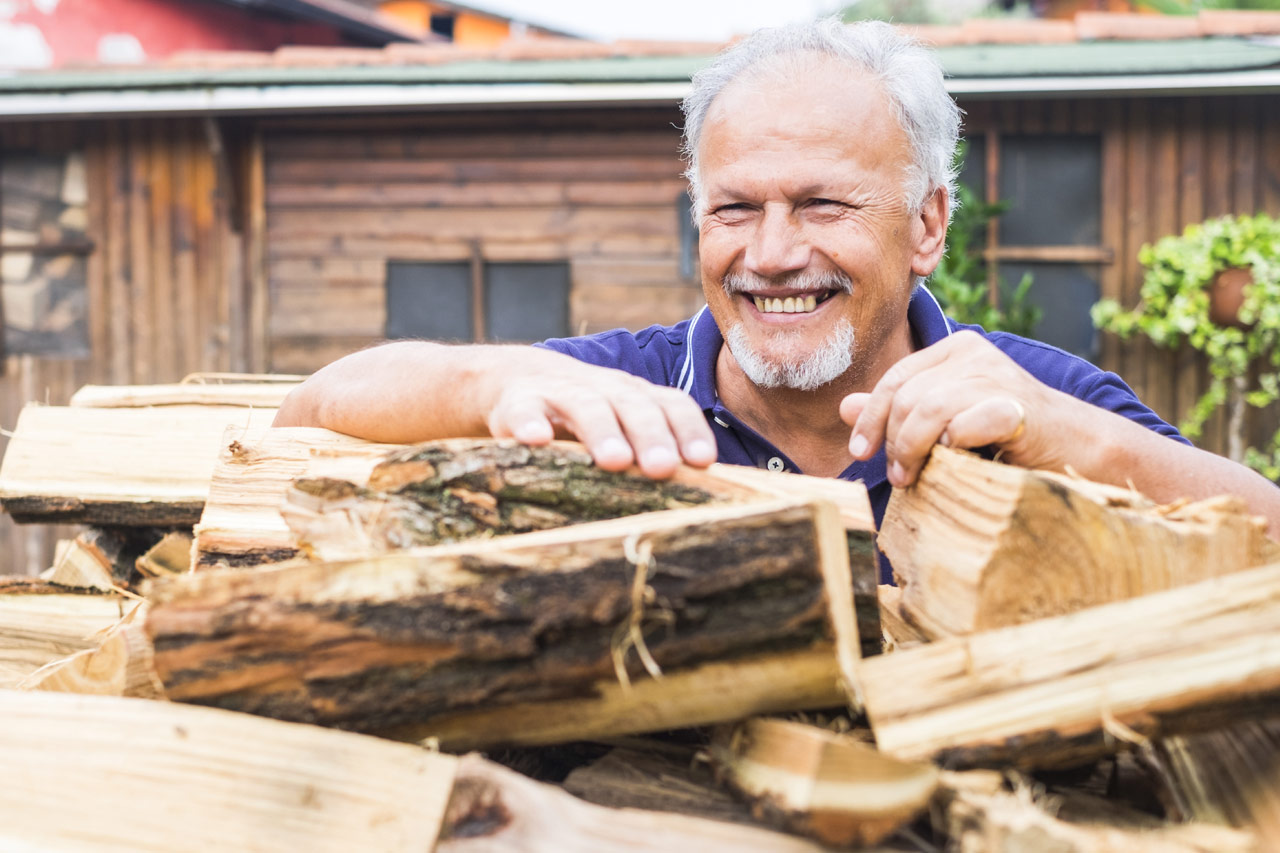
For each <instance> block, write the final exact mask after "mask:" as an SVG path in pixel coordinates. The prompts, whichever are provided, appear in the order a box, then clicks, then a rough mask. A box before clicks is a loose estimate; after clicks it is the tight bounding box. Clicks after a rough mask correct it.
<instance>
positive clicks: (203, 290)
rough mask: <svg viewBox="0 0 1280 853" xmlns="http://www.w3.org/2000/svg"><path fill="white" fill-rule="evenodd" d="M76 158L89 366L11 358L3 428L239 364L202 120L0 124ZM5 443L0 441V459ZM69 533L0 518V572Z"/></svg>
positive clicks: (2, 137)
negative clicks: (83, 210) (78, 399)
mask: <svg viewBox="0 0 1280 853" xmlns="http://www.w3.org/2000/svg"><path fill="white" fill-rule="evenodd" d="M31 151H38V152H43V153H60V152H69V151H81V152H83V153H84V156H85V162H86V180H87V183H88V195H87V213H88V237H89V239H90V240H91V241H92V242H93V244H94V250H93V252H92V253H91V254H90V255H89V258H88V264H87V269H86V282H85V284H86V290H87V296H88V305H89V340H90V351H91V355H90V357H88V358H51V357H36V356H31V355H20V354H14V355H9V356H7V357H6V358H5V359H4V375H3V377H0V426H3V427H4V428H5V429H6V430H8V429H12V427H13V425H14V424H15V423H16V421H17V418H18V413H19V412H20V411H21V410H22V407H23V406H24V405H26V404H27V403H29V402H33V401H35V402H40V403H47V404H50V405H66V403H67V401H68V400H69V399H70V397H71V394H72V393H73V392H74V391H75V390H76V389H77V388H79V387H80V386H81V385H85V384H87V383H90V382H92V383H95V384H138V383H146V382H174V381H178V380H180V379H182V378H183V377H184V376H186V375H188V374H191V373H199V372H226V371H230V370H244V369H246V367H247V364H246V363H245V355H244V354H243V353H233V352H232V350H231V349H230V347H229V346H228V339H229V334H228V329H227V322H228V312H227V310H226V307H225V306H226V303H227V300H228V299H232V298H236V296H235V295H236V294H239V293H241V292H242V290H243V287H242V284H241V283H240V282H238V281H230V280H228V278H227V276H226V272H227V271H228V270H232V269H238V268H239V265H238V264H236V263H234V262H233V261H232V260H230V259H228V258H227V254H228V253H232V252H235V251H238V250H239V243H238V242H237V241H236V240H235V239H234V238H233V233H232V223H231V222H230V219H229V217H228V204H229V198H228V189H227V187H226V185H225V181H221V180H219V179H218V177H217V165H216V162H215V152H214V151H212V150H211V146H210V142H209V134H208V133H207V131H206V127H205V125H204V123H203V122H202V121H201V120H199V119H163V120H135V121H119V120H112V121H106V122H88V121H86V122H43V123H30V124H4V125H0V157H2V156H4V153H6V152H14V153H22V152H31ZM5 444H7V438H4V437H3V436H2V435H0V451H2V450H3V448H4V446H5ZM70 531H71V529H70V528H57V527H50V526H46V525H23V526H18V525H14V524H13V523H12V522H11V521H10V520H9V517H8V516H7V515H6V516H3V517H0V573H4V574H11V573H18V574H29V573H35V572H39V571H41V570H43V569H45V568H47V567H48V566H49V565H50V564H51V562H52V557H53V545H54V542H55V541H56V539H57V538H59V537H65V536H67V535H68V534H69V533H70Z"/></svg>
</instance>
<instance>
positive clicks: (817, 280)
mask: <svg viewBox="0 0 1280 853" xmlns="http://www.w3.org/2000/svg"><path fill="white" fill-rule="evenodd" d="M720 286H721V287H723V288H724V291H725V293H728V294H734V293H760V292H761V291H765V290H776V289H778V288H786V289H789V290H806V291H820V290H841V291H844V292H845V293H853V279H851V278H849V276H847V275H845V274H844V273H842V272H838V271H836V270H804V271H802V272H798V273H790V274H788V275H784V276H774V277H772V278H769V277H766V276H762V275H756V274H755V273H749V272H742V273H737V272H731V273H727V274H726V275H725V276H724V278H722V279H720Z"/></svg>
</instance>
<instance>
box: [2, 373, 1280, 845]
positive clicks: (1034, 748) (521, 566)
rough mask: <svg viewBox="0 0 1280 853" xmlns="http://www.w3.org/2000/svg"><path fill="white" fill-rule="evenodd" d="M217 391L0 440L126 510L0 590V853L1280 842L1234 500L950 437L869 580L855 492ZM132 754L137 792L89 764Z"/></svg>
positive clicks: (1278, 770) (128, 764)
mask: <svg viewBox="0 0 1280 853" xmlns="http://www.w3.org/2000/svg"><path fill="white" fill-rule="evenodd" d="M184 387H185V386H184ZM193 393H194V392H187V391H181V390H179V391H174V390H173V389H155V388H138V389H125V390H123V391H120V392H117V393H112V392H111V391H110V389H98V390H93V391H91V392H88V391H87V392H86V393H85V394H84V396H83V397H82V398H81V399H80V402H78V403H77V405H76V406H72V407H68V408H66V409H52V408H32V409H30V410H28V412H27V413H24V416H23V420H22V421H21V422H20V424H19V429H18V434H17V435H16V436H15V438H14V439H13V440H12V442H11V445H10V448H11V449H10V451H9V455H8V456H6V458H5V460H4V463H3V466H0V499H2V500H3V501H4V504H5V506H6V508H8V509H9V510H10V511H11V512H13V513H15V515H16V516H18V517H19V518H21V519H24V520H39V521H64V520H87V521H90V522H92V523H96V524H97V525H98V526H97V527H93V528H89V529H87V530H85V531H84V532H83V533H81V534H80V535H79V536H78V537H77V538H76V539H75V540H73V541H71V542H68V543H66V544H65V545H64V546H63V547H62V549H61V550H60V552H59V556H58V560H57V563H56V565H55V566H52V567H50V571H49V572H48V573H46V574H47V577H46V579H44V580H39V581H37V580H17V579H14V580H11V581H9V582H7V583H5V584H4V585H2V586H0V714H3V715H4V717H5V719H6V726H5V727H4V730H3V732H0V741H3V744H2V745H0V748H3V750H4V753H5V755H6V778H11V779H21V780H22V782H20V783H17V782H15V783H14V784H15V786H17V787H14V788H13V790H11V791H9V792H6V797H4V798H0V813H2V817H3V819H2V820H0V846H5V847H6V848H7V847H15V848H23V849H37V848H38V849H71V848H73V847H76V848H79V847H83V846H89V847H91V848H93V849H139V848H142V849H146V848H153V849H166V848H172V847H175V846H182V847H184V848H190V847H192V846H193V845H194V846H195V847H198V848H200V849H204V848H208V849H222V848H225V849H244V848H245V847H253V848H269V849H319V850H327V849H350V848H352V847H361V848H364V847H370V846H376V847H378V849H397V850H398V849H414V850H427V849H439V850H446V851H447V850H458V851H463V853H465V851H467V850H469V849H476V850H480V849H486V850H487V849H517V848H518V849H532V850H543V849H545V850H561V849H591V850H605V851H607V850H620V851H621V850H637V849H638V850H648V849H653V850H659V849H662V850H671V849H707V850H713V851H714V850H760V851H773V850H779V851H781V850H797V851H799V850H820V849H832V848H833V847H845V846H849V845H854V846H859V845H861V846H866V845H879V846H878V847H877V849H893V850H922V849H941V848H943V847H947V848H948V849H955V850H963V851H969V850H972V851H978V850H987V849H1039V848H1040V847H1044V846H1047V845H1051V846H1053V848H1054V849H1062V850H1070V851H1085V850H1126V851H1127V850H1136V851H1156V850H1170V851H1209V850H1215V851H1216V850H1223V851H1236V850H1239V851H1245V850H1262V849H1265V845H1267V844H1270V843H1273V841H1274V839H1275V833H1276V832H1278V831H1280V829H1277V827H1278V826H1280V822H1278V821H1276V820H1275V818H1274V812H1275V808H1276V806H1275V804H1276V803H1277V802H1280V737H1277V731H1280V730H1277V729H1276V727H1275V724H1274V723H1273V722H1266V721H1263V720H1260V719H1259V716H1258V715H1259V714H1260V713H1262V712H1264V711H1265V710H1267V709H1269V708H1271V707H1274V706H1275V704H1276V701H1277V699H1280V656H1278V655H1280V652H1277V647H1276V644H1275V643H1274V637H1275V636H1277V634H1278V633H1280V548H1278V547H1277V546H1276V545H1275V543H1273V542H1271V541H1270V540H1268V539H1267V538H1266V537H1265V535H1264V528H1263V526H1262V523H1261V521H1260V520H1258V519H1255V518H1252V517H1250V516H1249V515H1248V514H1247V513H1246V512H1245V511H1244V509H1243V507H1242V505H1240V504H1239V503H1238V502H1235V501H1233V500H1232V499H1219V500H1215V501H1209V502H1202V503H1199V504H1184V505H1180V506H1175V507H1157V506H1154V505H1152V504H1151V503H1150V502H1148V501H1145V500H1144V499H1142V498H1141V497H1140V496H1137V495H1134V494H1132V493H1130V492H1126V491H1123V490H1115V489H1110V488H1107V487H1103V486H1099V485H1098V484H1094V483H1087V482H1084V481H1081V480H1079V479H1075V478H1070V477H1061V476H1056V475H1049V474H1044V473H1042V472H1030V471H1024V470H1021V469H1017V468H1012V467H1009V466H1005V465H1001V464H999V463H996V462H988V461H983V460H981V459H978V458H976V457H973V456H970V455H968V454H962V453H958V452H953V451H949V450H946V449H942V448H940V449H938V450H936V451H935V453H934V455H933V458H932V459H931V461H930V462H929V464H928V465H927V466H926V468H925V470H924V472H923V473H922V475H921V477H920V480H919V482H918V483H917V484H916V485H915V486H913V487H911V488H909V489H905V490H899V491H898V492H896V493H895V495H894V497H893V500H892V502H891V504H890V509H889V512H888V515H887V517H886V519H885V523H884V529H883V532H882V534H881V536H880V538H879V540H878V544H879V545H880V546H881V547H883V549H884V550H885V552H886V553H887V554H888V555H889V557H890V558H891V559H892V560H893V564H894V568H895V572H896V575H897V579H898V582H899V584H900V585H901V586H900V587H884V588H880V589H877V587H876V583H875V580H876V577H877V574H878V573H877V558H876V548H875V547H874V544H875V543H874V542H873V538H872V521H871V515H870V509H869V506H868V504H867V500H866V494H865V491H864V490H863V489H862V488H861V486H860V485H859V484H851V483H842V482H839V481H834V480H814V479H812V478H807V477H802V476H797V475H785V474H771V473H769V472H764V471H755V470H751V469H742V468H732V467H728V466H720V465H715V466H712V467H711V468H709V469H705V470H693V469H685V470H682V471H680V472H679V473H678V474H677V475H676V476H675V477H673V478H672V479H670V480H667V481H662V482H653V481H650V480H647V479H646V478H643V477H641V476H639V475H638V474H636V473H634V472H624V473H621V474H610V473H605V472H602V471H600V470H599V469H596V468H595V467H594V466H593V465H591V462H590V458H589V457H588V456H587V455H586V454H585V452H584V451H583V450H582V449H581V447H579V446H578V445H575V444H572V443H553V444H552V445H550V446H547V447H543V448H528V447H523V446H520V445H517V444H513V443H510V442H503V441H492V440H475V439H466V440H462V439H459V440H453V441H447V442H436V443H433V444H429V445H422V446H418V447H409V448H402V447H392V446H385V445H375V444H370V443H367V442H361V441H358V440H355V439H350V438H347V437H344V436H338V435H335V434H333V433H328V432H326V431H323V430H308V429H281V430H273V429H268V428H267V426H266V424H267V423H269V419H270V416H271V414H272V412H271V410H270V407H269V406H267V407H264V408H259V404H260V403H261V402H263V401H265V402H267V403H270V402H271V400H272V399H275V400H277V401H278V399H279V396H278V395H279V388H278V387H276V388H274V389H270V388H257V389H255V390H253V391H252V392H247V391H246V392H245V393H244V394H243V395H242V396H241V397H240V398H239V401H240V404H239V405H237V404H235V403H231V402H229V401H231V400H233V399H236V398H235V395H234V394H232V392H229V391H228V392H223V391H218V392H214V393H212V394H210V395H208V396H207V398H206V399H205V400H204V401H203V402H200V401H196V400H193V399H192V396H191V395H192V394H193ZM273 394H274V395H276V396H274V397H273V396H272V395H273ZM84 401H89V402H91V403H93V405H94V406H95V408H92V410H89V409H87V408H86V407H85V406H84V405H83V403H84ZM139 404H141V405H139ZM112 407H114V408H112ZM87 411H91V416H90V417H89V418H88V419H86V416H85V413H86V412H87ZM231 412H235V413H236V415H235V417H233V418H231V420H227V415H228V414H229V413H231ZM116 416H120V417H119V418H116ZM104 426H105V428H104ZM175 430H179V431H181V430H185V431H186V432H185V433H183V434H175ZM80 442H86V443H88V444H90V445H91V448H89V449H85V448H81V449H76V448H77V444H78V443H80ZM94 459H98V460H104V459H114V460H120V464H118V465H112V466H108V465H105V464H96V465H95V464H90V463H92V461H93V460H94ZM882 638H883V640H884V643H883V648H884V651H883V653H881V652H882V649H881V646H882V643H881V640H882ZM5 687H8V688H18V689H8V690H5V689H2V688H5ZM57 694H63V695H57ZM67 694H79V695H67ZM95 694H96V695H95ZM196 705H203V706H207V707H204V708H198V707H193V706H196ZM761 714H774V715H778V714H781V715H786V716H785V718H782V719H780V718H777V717H774V718H764V717H761V716H759V715H761ZM264 718H274V719H264ZM712 724H717V725H716V727H715V728H714V730H707V729H703V728H698V727H703V726H708V725H712ZM333 729H346V730H348V731H346V732H340V731H334V730H333ZM356 732H358V733H359V734H357V733H356ZM424 746H427V747H429V748H430V749H424ZM436 749H442V750H445V751H447V752H451V753H457V752H461V751H464V750H485V751H487V752H489V753H490V754H491V756H493V757H494V758H498V759H501V760H502V761H503V762H504V763H507V764H509V765H511V766H512V767H514V768H519V769H523V770H525V771H526V773H528V774H530V775H532V776H534V777H535V778H540V779H542V780H544V781H535V779H531V778H528V777H527V776H525V775H521V774H520V773H517V772H515V771H514V770H512V769H508V768H504V767H501V766H499V765H497V764H495V763H493V762H491V761H489V760H486V759H484V758H482V757H480V756H476V755H471V756H466V757H463V758H457V757H454V756H453V755H447V754H443V753H440V752H434V751H431V750H436ZM1135 757H1136V760H1135ZM107 767H110V768H117V769H118V768H124V769H123V770H120V771H119V772H121V773H125V774H126V775H118V776H117V778H118V779H119V780H120V782H121V783H120V784H117V785H114V786H112V787H111V789H110V790H106V791H103V790H101V789H100V786H96V785H95V788H94V789H92V790H90V789H89V788H88V787H87V786H88V785H91V784H95V783H94V782H91V781H89V780H96V779H97V778H98V777H99V776H100V775H101V774H102V773H103V772H105V771H104V770H103V768H107ZM113 772H115V771H114V770H113ZM250 780H251V781H250ZM560 780H563V783H562V784H555V783H559V782H560ZM569 792H572V793H569ZM573 794H577V795H578V797H581V798H582V799H578V798H577V797H575V796H573ZM68 796H69V797H71V798H72V799H70V800H67V799H66V798H67V797H68ZM125 797H127V798H128V799H127V801H126V800H125V799H123V798H125ZM140 797H141V799H139V798H140ZM584 800H589V801H591V802H584ZM67 801H71V802H81V803H86V804H87V805H86V806H85V807H84V808H82V809H81V811H80V812H79V813H78V814H77V821H76V822H75V824H74V828H71V827H70V825H69V824H68V823H67V822H66V821H63V820H61V819H60V818H61V810H62V809H63V808H64V807H63V806H62V805H61V804H62V803H64V802H67ZM138 802H146V803H147V804H148V820H147V821H146V825H145V826H142V827H139V826H136V825H135V822H131V821H127V820H125V819H124V818H122V815H125V814H127V813H129V812H130V810H131V809H134V810H136V805H137V803H138ZM55 809H58V810H59V812H57V813H55V811H54V810H55ZM761 824H763V826H762V825H761ZM201 826H206V827H209V828H210V829H209V832H207V833H201V832H193V831H192V830H193V828H198V827H201ZM193 838H196V839H197V840H196V841H194V842H193V841H192V839H193Z"/></svg>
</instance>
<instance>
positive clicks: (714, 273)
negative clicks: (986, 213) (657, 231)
mask: <svg viewBox="0 0 1280 853" xmlns="http://www.w3.org/2000/svg"><path fill="white" fill-rule="evenodd" d="M698 151H699V164H700V169H701V172H700V177H701V183H702V187H703V191H704V193H705V207H704V208H703V210H702V218H701V222H700V232H701V234H700V243H699V253H700V256H701V263H702V287H703V292H704V294H705V296H706V299H707V304H708V306H709V307H710V309H711V312H712V315H713V316H714V317H715V319H716V323H717V325H718V326H719V327H720V329H721V330H722V332H723V333H724V335H725V340H726V342H727V343H728V346H729V350H730V352H731V353H732V354H733V358H734V361H735V362H736V365H737V367H738V368H739V369H741V370H742V371H743V373H744V374H745V376H746V377H747V378H748V379H749V380H750V381H751V382H752V383H753V384H755V385H757V386H762V387H774V386H778V385H782V386H785V387H793V388H802V389H813V388H816V387H820V386H822V385H824V384H826V383H828V382H831V381H833V380H835V379H837V378H841V377H843V378H844V381H842V383H841V387H842V389H843V390H858V389H859V388H860V387H861V386H864V385H865V386H868V388H869V384H874V382H875V381H876V380H877V379H878V378H879V377H880V376H881V375H882V374H883V373H884V371H885V370H887V369H888V367H889V366H890V365H892V364H893V363H894V362H895V361H897V360H898V359H900V358H902V357H903V356H905V355H907V354H908V353H909V352H910V350H911V333H910V328H909V327H908V325H907V303H908V301H909V299H910V295H911V288H912V282H913V280H914V276H916V275H927V274H928V273H930V272H932V270H933V267H934V266H935V265H936V264H937V260H938V257H939V256H940V255H941V250H942V232H943V231H944V230H945V211H946V198H945V193H940V194H939V195H940V196H941V198H940V199H939V197H938V196H935V197H934V198H933V199H931V201H930V203H928V204H926V205H925V207H924V211H923V212H921V213H914V214H913V213H912V212H911V211H910V210H909V209H908V207H907V204H906V199H905V198H904V195H903V183H904V178H905V176H906V175H907V173H908V169H909V168H910V166H911V153H910V147H909V144H908V141H907V137H906V134H905V133H904V132H903V130H902V128H901V127H900V126H899V125H898V121H897V119H896V118H895V116H894V114H893V111H892V108H891V106H890V104H889V102H888V99H887V98H886V97H885V95H884V93H883V90H882V89H881V87H880V85H879V84H878V83H877V82H876V81H875V80H873V79H872V78H870V77H868V76H866V75H863V74H859V73H858V72H856V71H851V70H850V68H849V67H848V66H847V65H843V64H840V63H838V62H836V61H834V60H832V59H829V58H825V57H814V58H813V59H812V60H811V61H810V60H802V61H801V62H800V63H799V64H796V65H791V66H788V68H787V69H786V70H785V71H782V70H779V71H778V72H776V73H771V72H769V71H765V72H762V73H761V74H757V75H751V76H748V77H746V78H742V79H739V80H735V81H734V82H733V83H731V84H730V85H729V86H728V87H726V89H725V90H724V91H723V92H722V93H721V94H720V95H719V96H718V97H717V98H716V100H715V102H714V103H713V104H712V106H711V110H710V112H709V113H708V116H707V120H706V124H705V126H704V129H703V132H702V138H701V140H700V144H699V149H698ZM935 220H936V221H935Z"/></svg>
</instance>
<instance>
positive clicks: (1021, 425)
mask: <svg viewBox="0 0 1280 853" xmlns="http://www.w3.org/2000/svg"><path fill="white" fill-rule="evenodd" d="M1005 399H1006V400H1008V401H1009V402H1010V403H1012V404H1013V407H1014V408H1015V409H1017V410H1018V425H1017V426H1016V427H1014V428H1013V433H1012V434H1011V435H1010V436H1009V437H1008V438H1006V439H1005V440H1004V443H1005V444H1013V443H1014V442H1015V441H1017V440H1018V439H1020V438H1022V434H1023V433H1025V432H1026V431H1027V410H1026V409H1024V408H1022V404H1021V403H1019V402H1018V401H1017V400H1015V399H1013V398H1012V397H1005Z"/></svg>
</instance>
